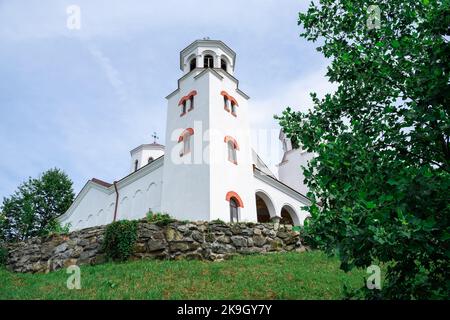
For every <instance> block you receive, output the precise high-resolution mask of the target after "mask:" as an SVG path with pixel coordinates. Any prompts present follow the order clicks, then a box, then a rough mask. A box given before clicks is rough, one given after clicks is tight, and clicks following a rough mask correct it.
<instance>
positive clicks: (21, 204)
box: [0, 169, 74, 241]
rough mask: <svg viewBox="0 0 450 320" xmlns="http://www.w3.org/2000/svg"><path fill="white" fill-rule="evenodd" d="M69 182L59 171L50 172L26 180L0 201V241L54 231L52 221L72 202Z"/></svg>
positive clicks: (72, 195)
mask: <svg viewBox="0 0 450 320" xmlns="http://www.w3.org/2000/svg"><path fill="white" fill-rule="evenodd" d="M72 184H73V183H72V181H71V180H70V179H69V177H68V176H67V175H66V174H65V173H64V172H63V171H61V170H59V169H50V170H48V171H46V172H44V173H43V174H42V175H41V176H40V177H39V178H37V179H32V178H29V179H28V181H26V182H24V183H22V184H21V185H20V186H19V187H18V189H17V190H16V191H15V192H14V194H13V195H11V196H10V197H9V198H4V199H3V204H2V207H1V211H2V214H1V217H0V238H1V239H3V240H6V241H18V240H24V239H27V238H29V237H33V236H39V235H45V234H48V233H49V232H51V231H52V230H53V229H55V228H56V229H58V228H59V226H58V223H57V220H56V218H57V217H58V216H59V215H61V214H63V213H64V212H65V211H66V210H67V209H68V208H69V206H70V205H71V203H72V202H73V199H74V192H73V189H72Z"/></svg>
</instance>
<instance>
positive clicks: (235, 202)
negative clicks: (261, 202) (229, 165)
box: [225, 191, 244, 222]
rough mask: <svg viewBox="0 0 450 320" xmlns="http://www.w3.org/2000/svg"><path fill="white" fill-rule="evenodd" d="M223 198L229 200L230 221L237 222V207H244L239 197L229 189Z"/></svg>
mask: <svg viewBox="0 0 450 320" xmlns="http://www.w3.org/2000/svg"><path fill="white" fill-rule="evenodd" d="M225 200H227V201H228V202H230V221H231V222H239V208H243V207H244V203H243V202H242V199H241V197H239V195H238V194H237V193H236V192H234V191H229V192H227V194H226V196H225Z"/></svg>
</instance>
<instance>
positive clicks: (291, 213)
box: [280, 204, 300, 226]
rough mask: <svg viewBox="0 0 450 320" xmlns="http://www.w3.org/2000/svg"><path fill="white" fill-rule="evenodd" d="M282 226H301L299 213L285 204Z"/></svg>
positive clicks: (282, 211)
mask: <svg viewBox="0 0 450 320" xmlns="http://www.w3.org/2000/svg"><path fill="white" fill-rule="evenodd" d="M280 223H282V224H291V225H293V226H299V225H300V220H299V219H298V216H297V213H296V212H295V210H294V208H292V207H291V206H290V205H288V204H285V205H284V206H283V207H282V208H281V221H280Z"/></svg>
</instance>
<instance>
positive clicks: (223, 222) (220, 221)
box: [211, 219, 226, 224]
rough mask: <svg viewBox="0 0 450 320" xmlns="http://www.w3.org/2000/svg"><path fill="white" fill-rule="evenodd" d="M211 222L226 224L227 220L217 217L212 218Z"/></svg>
mask: <svg viewBox="0 0 450 320" xmlns="http://www.w3.org/2000/svg"><path fill="white" fill-rule="evenodd" d="M211 223H217V224H226V222H225V221H223V220H220V219H215V220H211Z"/></svg>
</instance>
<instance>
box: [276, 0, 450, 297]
mask: <svg viewBox="0 0 450 320" xmlns="http://www.w3.org/2000/svg"><path fill="white" fill-rule="evenodd" d="M319 2H320V4H314V3H311V4H310V6H309V8H308V10H307V12H304V13H300V14H299V24H300V25H301V26H302V27H303V32H302V34H301V36H302V37H304V38H306V39H307V40H309V41H316V40H321V44H320V46H319V47H318V48H317V50H318V51H319V52H321V53H322V54H323V55H324V56H325V57H326V58H329V59H330V61H331V64H330V66H329V67H328V72H327V76H328V78H329V79H330V81H332V82H335V83H337V90H336V91H335V92H334V93H333V94H328V95H325V97H324V98H318V97H317V95H315V94H312V98H313V99H312V100H313V106H312V108H311V109H310V110H309V111H308V112H305V113H300V112H294V111H292V110H291V109H290V108H287V110H286V111H284V112H283V114H282V115H281V116H279V117H277V118H278V119H279V121H280V124H281V126H282V127H283V129H284V131H285V132H286V133H287V134H288V135H289V136H290V137H291V138H292V139H294V140H296V141H298V142H299V143H300V144H301V145H302V146H303V148H306V149H307V150H308V151H310V152H314V153H315V154H316V155H317V157H316V158H315V159H314V160H312V161H311V162H310V164H309V165H308V168H307V170H306V171H305V177H306V182H307V184H308V186H309V188H310V190H311V193H310V194H309V195H310V197H311V198H312V200H313V204H312V206H311V207H310V208H309V209H308V210H309V211H310V213H311V216H312V217H311V219H310V222H309V223H307V225H306V227H305V228H306V231H307V232H309V233H310V234H311V235H312V239H313V240H314V242H315V243H316V244H317V245H318V246H319V247H320V248H322V249H324V250H326V251H327V252H329V253H333V252H337V253H338V255H339V257H340V259H341V267H342V269H344V270H346V271H348V270H350V269H352V268H353V267H367V266H369V265H371V264H373V263H380V262H381V263H385V264H386V266H387V274H386V277H385V282H384V285H383V287H382V289H381V290H368V289H365V288H362V289H361V290H360V291H359V293H363V294H365V296H366V297H371V298H374V297H378V298H380V297H382V298H397V299H411V298H421V299H427V298H448V296H449V294H450V284H449V281H448V279H450V272H449V268H448V265H449V258H450V251H449V244H450V227H449V216H450V201H449V200H450V196H449V195H450V193H449V191H450V146H449V136H450V104H449V102H450V101H449V95H450V87H449V72H450V63H449V56H450V49H449V44H448V39H449V37H448V36H449V25H450V5H449V4H450V3H449V1H448V0H418V1H406V0H379V1H364V0H320V1H319ZM373 4H376V5H377V7H370V5H373ZM378 9H379V10H378ZM377 13H380V16H379V19H378V18H377V17H376V15H377ZM378 22H379V23H378Z"/></svg>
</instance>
